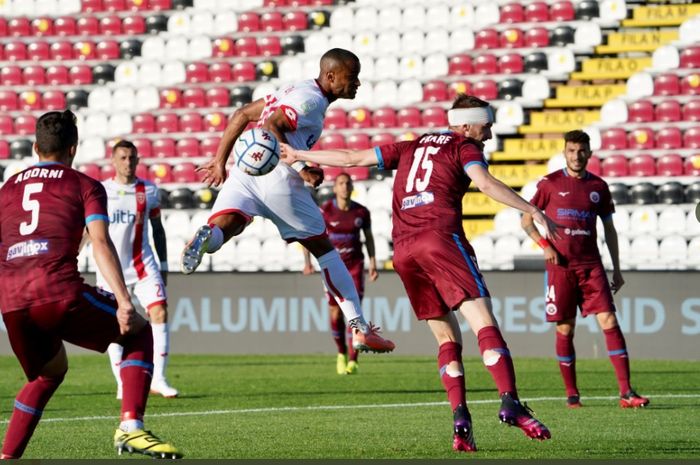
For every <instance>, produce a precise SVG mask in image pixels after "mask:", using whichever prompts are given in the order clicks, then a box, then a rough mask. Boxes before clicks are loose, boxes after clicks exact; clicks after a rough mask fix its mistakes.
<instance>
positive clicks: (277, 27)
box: [260, 11, 284, 32]
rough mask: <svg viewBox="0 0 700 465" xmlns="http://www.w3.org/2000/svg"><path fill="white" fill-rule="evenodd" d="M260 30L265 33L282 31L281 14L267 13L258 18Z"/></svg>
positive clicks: (276, 12)
mask: <svg viewBox="0 0 700 465" xmlns="http://www.w3.org/2000/svg"><path fill="white" fill-rule="evenodd" d="M260 29H261V30H263V31H267V32H277V31H281V30H283V29H284V26H283V24H282V13H280V12H279V11H268V12H266V13H263V14H262V15H261V16H260Z"/></svg>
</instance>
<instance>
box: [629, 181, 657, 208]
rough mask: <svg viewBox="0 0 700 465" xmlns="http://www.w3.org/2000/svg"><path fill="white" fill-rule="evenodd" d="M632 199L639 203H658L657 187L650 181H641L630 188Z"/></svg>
mask: <svg viewBox="0 0 700 465" xmlns="http://www.w3.org/2000/svg"><path fill="white" fill-rule="evenodd" d="M629 192H630V200H631V202H632V203H634V204H637V205H649V204H654V203H656V188H654V185H653V184H651V183H648V182H640V183H637V184H635V185H634V186H632V187H631V188H630V190H629Z"/></svg>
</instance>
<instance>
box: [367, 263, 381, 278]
mask: <svg viewBox="0 0 700 465" xmlns="http://www.w3.org/2000/svg"><path fill="white" fill-rule="evenodd" d="M377 278H379V273H377V267H376V266H372V265H370V266H369V280H370V281H372V282H374V281H376V280H377Z"/></svg>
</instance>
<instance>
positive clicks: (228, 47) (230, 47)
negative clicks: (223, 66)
mask: <svg viewBox="0 0 700 465" xmlns="http://www.w3.org/2000/svg"><path fill="white" fill-rule="evenodd" d="M235 54H236V44H235V43H234V41H233V39H230V38H228V37H222V38H219V39H215V40H214V42H213V44H212V56H213V57H215V58H227V57H232V56H234V55H235Z"/></svg>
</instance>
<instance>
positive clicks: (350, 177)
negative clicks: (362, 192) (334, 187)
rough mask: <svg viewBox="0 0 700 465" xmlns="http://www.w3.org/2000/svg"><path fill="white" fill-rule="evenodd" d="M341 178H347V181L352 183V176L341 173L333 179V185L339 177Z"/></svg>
mask: <svg viewBox="0 0 700 465" xmlns="http://www.w3.org/2000/svg"><path fill="white" fill-rule="evenodd" d="M341 176H345V177H346V178H348V181H350V183H352V176H350V175H349V174H348V173H346V172H345V171H343V172H342V173H338V176H336V177H335V181H334V182H333V184H335V183H337V182H338V178H339V177H341Z"/></svg>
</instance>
